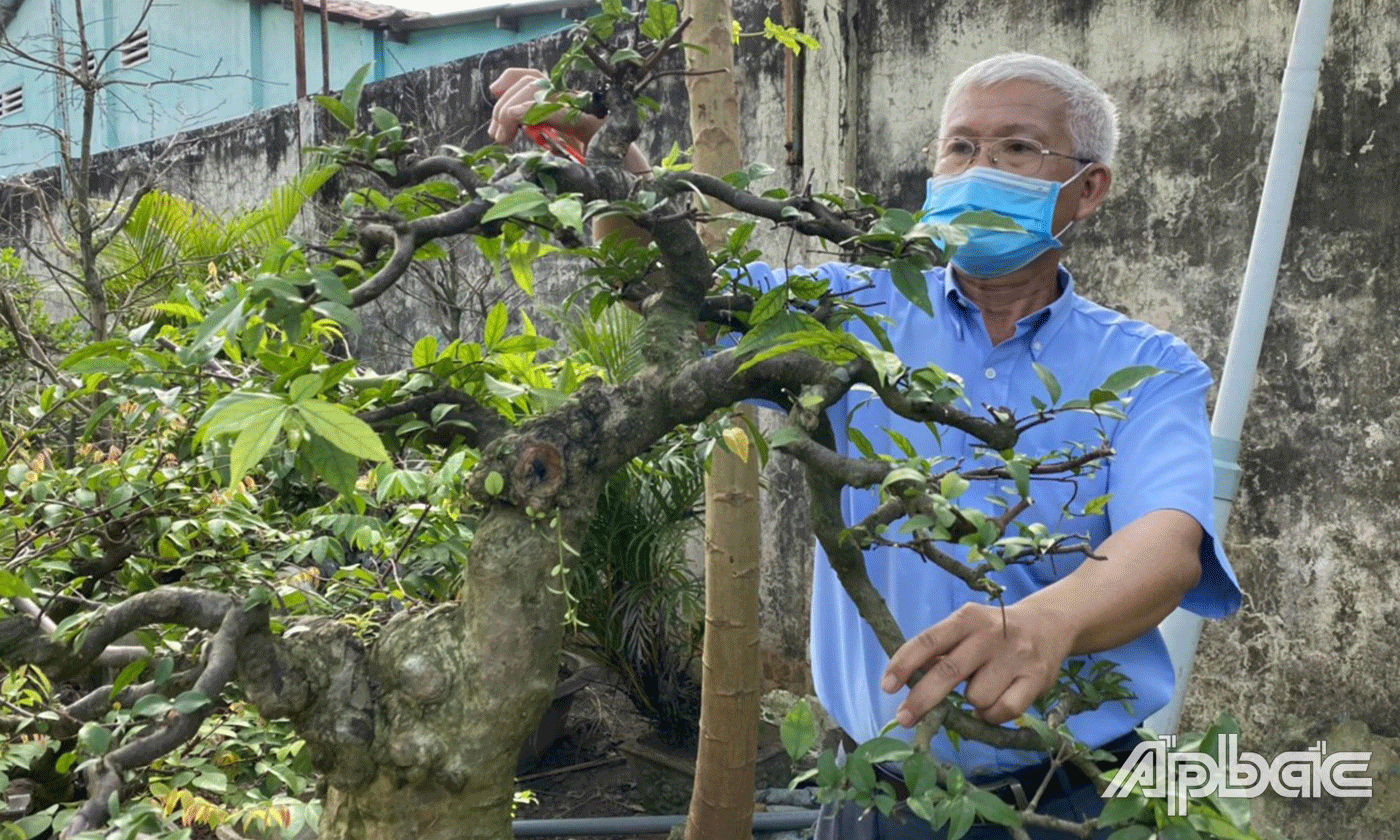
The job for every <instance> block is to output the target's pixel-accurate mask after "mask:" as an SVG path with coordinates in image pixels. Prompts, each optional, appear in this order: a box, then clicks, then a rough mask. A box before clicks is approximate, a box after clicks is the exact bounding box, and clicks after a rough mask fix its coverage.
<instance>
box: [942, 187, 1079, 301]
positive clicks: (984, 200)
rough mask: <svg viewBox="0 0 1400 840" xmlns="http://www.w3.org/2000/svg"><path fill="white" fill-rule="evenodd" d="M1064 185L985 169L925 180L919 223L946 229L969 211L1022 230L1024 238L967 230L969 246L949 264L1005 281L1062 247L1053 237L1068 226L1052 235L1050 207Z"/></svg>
mask: <svg viewBox="0 0 1400 840" xmlns="http://www.w3.org/2000/svg"><path fill="white" fill-rule="evenodd" d="M1086 168H1087V167H1086ZM1083 171H1084V170H1083V169H1080V170H1079V172H1076V173H1075V174H1074V176H1073V177H1071V178H1070V179H1069V181H1073V180H1074V179H1075V178H1078V177H1079V175H1080V173H1082V172H1083ZM1069 181H1065V182H1063V183H1061V182H1059V181H1042V180H1041V179H1039V178H1028V177H1026V176H1025V175H1016V174H1014V173H1011V172H1003V171H1002V170H1000V169H993V168H992V167H989V166H974V167H973V168H971V169H969V170H967V171H966V172H961V173H959V174H957V175H935V176H933V177H932V178H930V179H928V197H927V198H926V199H925V200H924V208H923V209H924V214H923V217H922V219H921V221H922V222H924V223H925V224H929V223H941V224H951V223H952V221H953V220H954V219H956V218H957V217H958V216H961V215H962V214H963V213H966V212H968V211H970V210H990V211H992V212H993V213H996V214H998V215H1001V216H1006V217H1007V218H1009V219H1011V221H1013V222H1015V223H1016V224H1018V225H1020V226H1021V227H1023V228H1025V232H1023V233H1013V232H1011V231H1002V230H986V229H984V228H969V229H968V230H967V234H968V241H967V242H966V243H965V244H963V245H960V246H958V249H957V250H956V251H955V252H954V253H953V257H952V259H951V260H949V261H950V262H951V263H952V264H953V266H954V267H956V268H957V269H958V270H959V271H961V272H962V273H964V274H967V275H969V276H971V277H978V278H989V277H1004V276H1006V275H1008V274H1010V273H1011V272H1013V271H1015V270H1016V269H1018V268H1024V267H1025V266H1026V265H1028V264H1030V262H1031V260H1034V259H1035V258H1036V257H1038V256H1040V255H1041V254H1043V253H1045V252H1046V251H1048V250H1050V249H1051V248H1061V247H1063V246H1064V243H1062V242H1061V241H1060V240H1059V239H1058V238H1057V237H1058V236H1059V235H1062V234H1063V233H1064V232H1065V230H1069V225H1065V227H1064V230H1061V231H1060V232H1059V234H1056V233H1055V232H1054V225H1055V201H1056V199H1058V198H1059V196H1060V188H1061V187H1062V186H1064V184H1068V183H1069ZM1070 224H1073V222H1071V223H1070Z"/></svg>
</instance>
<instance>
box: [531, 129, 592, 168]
mask: <svg viewBox="0 0 1400 840" xmlns="http://www.w3.org/2000/svg"><path fill="white" fill-rule="evenodd" d="M521 128H523V129H524V130H525V134H526V136H528V137H529V138H530V139H531V140H534V141H535V142H536V143H538V144H539V145H540V146H541V147H542V148H544V149H547V150H549V151H551V152H553V153H554V154H556V155H560V156H567V157H570V158H572V159H573V160H575V161H576V162H578V163H583V162H584V160H583V152H581V151H579V150H578V147H576V146H575V145H574V143H573V141H572V140H570V139H569V137H568V136H566V135H565V134H564V132H562V131H560V130H559V129H557V128H555V127H553V126H549V125H525V126H521Z"/></svg>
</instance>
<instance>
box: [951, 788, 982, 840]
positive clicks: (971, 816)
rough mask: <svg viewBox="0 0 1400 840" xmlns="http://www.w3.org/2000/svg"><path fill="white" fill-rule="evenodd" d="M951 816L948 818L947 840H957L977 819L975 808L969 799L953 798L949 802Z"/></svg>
mask: <svg viewBox="0 0 1400 840" xmlns="http://www.w3.org/2000/svg"><path fill="white" fill-rule="evenodd" d="M949 807H950V808H951V810H952V816H951V817H950V818H949V820H948V840H959V838H961V837H962V836H963V835H964V834H967V832H968V831H969V830H970V829H971V828H972V823H973V821H974V820H976V819H977V809H976V808H975V807H974V806H973V804H972V802H971V800H968V799H965V798H964V799H954V800H951V801H950V802H949Z"/></svg>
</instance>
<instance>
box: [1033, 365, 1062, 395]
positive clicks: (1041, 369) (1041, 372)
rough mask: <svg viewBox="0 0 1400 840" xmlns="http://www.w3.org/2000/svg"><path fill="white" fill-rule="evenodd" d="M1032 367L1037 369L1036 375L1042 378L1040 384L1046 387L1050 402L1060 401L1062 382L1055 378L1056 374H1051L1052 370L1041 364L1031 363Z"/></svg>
mask: <svg viewBox="0 0 1400 840" xmlns="http://www.w3.org/2000/svg"><path fill="white" fill-rule="evenodd" d="M1031 367H1033V368H1035V375H1036V376H1039V377H1040V382H1041V384H1043V385H1044V386H1045V390H1046V392H1047V393H1049V394H1050V402H1051V403H1057V402H1059V401H1060V380H1058V379H1056V378H1055V374H1053V373H1051V372H1050V368H1048V367H1046V366H1045V365H1042V364H1041V363H1040V362H1031Z"/></svg>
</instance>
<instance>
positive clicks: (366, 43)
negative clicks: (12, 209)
mask: <svg viewBox="0 0 1400 840" xmlns="http://www.w3.org/2000/svg"><path fill="white" fill-rule="evenodd" d="M323 2H324V4H325V10H324V18H325V20H324V23H323V13H322V8H321V4H322V3H323ZM79 4H81V5H80V6H79ZM297 5H301V7H302V8H301V10H300V13H298V9H297V8H296V7H297ZM593 5H594V4H593V3H590V2H580V0H520V1H519V2H503V3H499V4H496V5H493V6H492V7H491V8H489V9H478V10H471V11H460V12H452V13H449V14H435V15H429V14H425V13H421V12H410V11H406V10H404V9H401V8H395V7H392V6H384V5H378V4H374V3H366V2H359V0H303V2H302V3H300V4H297V3H295V0H281V1H280V2H278V0H271V2H267V1H266V0H163V2H143V0H0V31H3V41H0V178H3V177H7V176H13V175H17V174H21V173H24V172H29V171H32V170H35V169H39V168H43V167H46V166H52V165H54V164H55V163H56V162H57V160H58V158H57V155H58V141H57V139H56V138H57V135H56V132H65V133H68V134H69V135H70V136H75V135H76V132H77V131H79V130H80V128H81V126H82V124H83V121H82V110H81V107H82V91H81V90H80V89H79V88H78V87H77V86H75V85H74V83H73V82H72V80H70V79H66V78H63V77H62V76H61V75H60V74H57V73H55V72H52V71H51V70H47V69H45V68H44V66H43V65H45V64H51V65H60V66H64V67H68V68H72V69H74V70H82V68H83V63H84V61H85V62H86V70H87V71H88V72H91V73H95V74H96V76H97V77H98V78H100V79H102V81H103V82H104V85H103V87H102V88H101V90H100V91H98V93H97V99H96V103H95V104H96V112H95V121H94V134H93V142H92V148H93V151H95V152H98V151H107V150H112V149H120V148H122V147H125V146H131V145H134V144H137V143H141V142H145V141H147V140H153V139H158V138H162V137H168V136H171V135H173V134H176V133H178V132H181V131H187V130H190V129H195V128H201V127H205V126H210V125H214V124H217V123H221V122H225V121H227V120H231V119H236V118H239V117H243V116H246V115H248V114H251V113H253V112H256V111H260V110H263V109H266V108H272V107H276V106H279V105H285V104H288V103H291V102H294V101H296V99H297V98H298V91H299V90H304V91H305V92H306V94H307V95H311V94H316V93H320V92H322V91H323V90H325V89H331V90H334V89H338V88H340V87H341V86H343V85H344V83H345V81H346V80H347V79H349V77H350V75H351V74H352V73H354V72H355V70H356V69H358V68H359V67H360V66H362V65H365V64H370V65H371V66H372V70H371V79H374V80H379V79H385V78H388V77H391V76H396V75H399V74H402V73H406V72H409V71H413V70H419V69H422V68H425V67H431V66H434V65H439V64H444V63H447V62H450V61H453V60H456V59H460V58H463V57H466V56H471V55H478V54H480V53H484V52H487V51H490V50H493V49H496V48H498V47H503V46H507V45H509V44H512V43H518V42H521V41H528V40H532V39H534V38H537V37H540V36H542V35H546V34H549V33H551V32H555V31H557V30H559V29H561V28H564V27H567V26H569V25H570V24H571V18H574V17H579V16H581V15H582V14H583V13H584V12H585V11H586V10H587V9H588V8H590V7H591V6H593ZM80 12H81V20H82V21H83V25H82V33H81V34H82V36H83V37H80V32H79V26H78V20H79V17H80V15H79V13H80ZM299 18H300V21H299V20H298V19H299ZM299 30H300V31H301V32H302V38H301V42H302V45H303V49H302V50H298V49H297V38H296V33H297V32H298V31H299ZM84 42H85V43H86V46H87V53H86V55H85V56H84V55H81V53H82V52H83V50H82V48H81V47H82V44H83V43H84ZM299 54H300V58H299V57H298V56H299ZM325 67H328V68H329V70H328V72H325V71H323V68H325ZM327 76H328V78H327Z"/></svg>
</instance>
